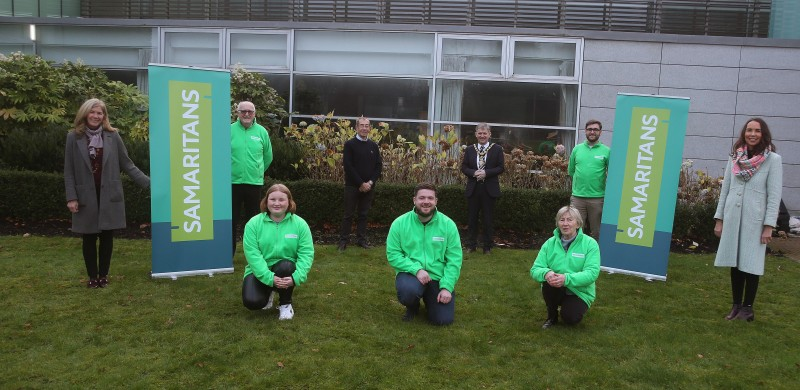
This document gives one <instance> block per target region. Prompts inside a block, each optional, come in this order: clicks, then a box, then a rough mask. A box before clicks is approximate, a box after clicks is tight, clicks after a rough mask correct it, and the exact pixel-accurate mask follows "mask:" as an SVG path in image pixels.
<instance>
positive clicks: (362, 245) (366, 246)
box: [358, 242, 372, 249]
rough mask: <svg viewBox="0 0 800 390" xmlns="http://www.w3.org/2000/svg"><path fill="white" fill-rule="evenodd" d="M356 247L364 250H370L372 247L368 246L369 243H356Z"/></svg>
mask: <svg viewBox="0 0 800 390" xmlns="http://www.w3.org/2000/svg"><path fill="white" fill-rule="evenodd" d="M358 246H360V247H362V248H364V249H370V248H372V245H370V244H369V243H367V242H359V243H358Z"/></svg>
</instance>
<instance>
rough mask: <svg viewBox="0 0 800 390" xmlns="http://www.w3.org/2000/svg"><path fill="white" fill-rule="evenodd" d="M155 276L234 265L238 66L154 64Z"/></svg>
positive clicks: (204, 271) (151, 71)
mask: <svg viewBox="0 0 800 390" xmlns="http://www.w3.org/2000/svg"><path fill="white" fill-rule="evenodd" d="M148 76H149V79H150V83H149V87H150V178H151V188H152V189H151V191H152V200H151V207H152V208H151V210H152V235H153V238H152V245H153V270H152V276H153V277H154V278H173V279H174V278H177V277H179V276H186V275H212V274H214V273H230V272H233V259H232V258H231V240H232V235H231V207H230V205H231V162H230V161H231V148H230V139H231V136H230V109H231V108H230V104H231V93H230V73H229V72H228V71H227V70H218V69H199V68H189V67H180V66H170V65H154V64H151V65H150V66H149V67H148Z"/></svg>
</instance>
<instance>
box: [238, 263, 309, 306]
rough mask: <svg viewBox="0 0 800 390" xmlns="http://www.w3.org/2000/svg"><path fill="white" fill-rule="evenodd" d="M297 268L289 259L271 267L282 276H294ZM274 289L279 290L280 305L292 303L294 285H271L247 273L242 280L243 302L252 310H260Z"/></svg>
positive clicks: (277, 274)
mask: <svg viewBox="0 0 800 390" xmlns="http://www.w3.org/2000/svg"><path fill="white" fill-rule="evenodd" d="M295 269H296V266H295V264H294V263H293V262H291V261H289V260H281V261H279V262H277V263H276V264H275V265H273V266H272V268H270V270H271V271H272V272H274V273H275V276H277V277H281V278H285V277H287V276H292V274H293V273H294V270H295ZM273 291H277V292H278V297H279V298H280V300H279V304H280V305H288V304H291V303H292V292H293V291H294V285H293V286H292V287H289V288H275V287H270V286H267V285H266V284H264V283H262V282H261V281H260V280H258V278H256V276H255V275H253V274H250V275H247V276H245V278H244V281H243V282H242V303H243V304H244V306H245V307H246V308H248V309H250V310H260V309H262V308H263V307H264V306H266V305H267V301H268V300H269V296H270V294H272V292H273Z"/></svg>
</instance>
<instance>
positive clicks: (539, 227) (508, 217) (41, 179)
mask: <svg viewBox="0 0 800 390" xmlns="http://www.w3.org/2000/svg"><path fill="white" fill-rule="evenodd" d="M272 183H273V182H269V183H267V184H266V185H265V189H266V187H268V186H269V185H271V184H272ZM285 184H286V185H287V186H288V187H289V189H291V190H292V194H293V195H294V198H295V202H296V203H297V213H298V214H299V215H301V216H302V217H303V218H304V219H306V220H307V221H308V222H309V224H311V225H312V226H315V227H320V226H324V225H327V226H338V224H339V223H340V221H341V218H342V204H343V201H342V199H343V197H342V196H343V188H342V183H332V182H321V181H312V180H308V179H306V180H299V181H293V182H287V183H285ZM123 186H124V189H125V202H126V203H125V204H126V210H127V217H128V222H131V223H147V222H149V221H150V194H149V191H148V190H143V189H141V188H139V187H138V186H136V185H135V184H134V183H133V181H132V180H130V179H129V178H128V177H127V176H125V175H123ZM0 188H3V191H2V192H0V217H2V218H4V219H7V218H9V217H10V218H14V219H21V220H23V221H41V220H48V219H68V218H69V211H68V210H67V207H66V199H64V180H63V177H62V175H60V174H55V173H42V172H31V171H10V170H0ZM375 189H376V191H377V193H376V195H375V202H374V204H373V206H372V209H371V210H370V214H369V222H370V223H372V224H378V225H389V224H391V222H392V221H393V220H394V219H395V218H396V217H397V216H398V215H400V214H402V213H404V212H407V211H409V210H411V208H412V207H413V206H412V204H413V203H412V197H413V187H412V186H409V185H399V184H390V183H378V185H377V186H376V188H375ZM438 197H439V204H438V208H439V210H440V211H442V212H443V213H445V214H447V215H448V216H449V217H451V218H452V219H453V220H454V221H455V222H456V223H457V224H459V225H460V226H466V225H467V201H466V198H464V188H463V187H462V186H457V185H451V186H442V187H440V188H439V196H438ZM568 203H569V192H567V191H545V190H525V189H517V188H504V189H503V195H502V196H501V197H500V199H499V200H498V202H497V205H496V207H495V228H497V229H508V230H513V231H518V232H521V233H545V234H547V233H549V232H551V231H552V230H553V229H554V227H555V222H554V217H555V213H556V211H557V210H558V209H559V208H560V207H561V206H563V205H566V204H568ZM713 225H714V205H705V204H695V205H678V207H677V208H676V211H675V223H674V226H673V237H674V238H688V239H693V240H696V241H698V242H712V241H713V240H714V239H715V238H714V236H713Z"/></svg>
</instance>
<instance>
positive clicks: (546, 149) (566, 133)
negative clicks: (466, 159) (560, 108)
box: [437, 125, 575, 158]
mask: <svg viewBox="0 0 800 390" xmlns="http://www.w3.org/2000/svg"><path fill="white" fill-rule="evenodd" d="M438 127H440V126H438V125H437V128H438ZM455 128H456V129H457V131H458V134H459V144H460V145H472V144H474V143H476V142H477V139H476V138H475V126H474V125H460V126H459V125H456V126H455ZM574 134H575V130H557V129H537V128H529V127H515V126H492V137H491V139H490V142H494V143H496V144H498V145H501V146H503V150H504V151H505V152H506V153H511V151H512V150H514V149H520V150H522V151H524V152H528V151H531V152H533V153H534V154H537V155H541V156H553V155H554V154H555V153H556V146H557V145H562V146H564V148H559V149H560V150H562V151H564V154H563V155H561V156H562V157H565V158H566V155H567V154H566V153H567V152H568V150H566V148H567V145H571V144H572V140H573V138H574Z"/></svg>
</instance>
